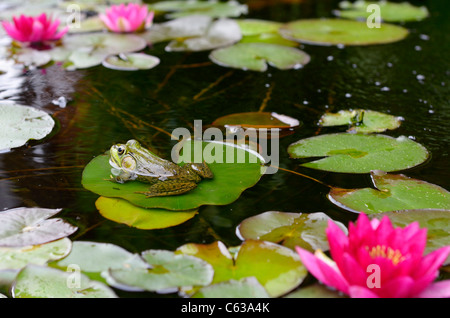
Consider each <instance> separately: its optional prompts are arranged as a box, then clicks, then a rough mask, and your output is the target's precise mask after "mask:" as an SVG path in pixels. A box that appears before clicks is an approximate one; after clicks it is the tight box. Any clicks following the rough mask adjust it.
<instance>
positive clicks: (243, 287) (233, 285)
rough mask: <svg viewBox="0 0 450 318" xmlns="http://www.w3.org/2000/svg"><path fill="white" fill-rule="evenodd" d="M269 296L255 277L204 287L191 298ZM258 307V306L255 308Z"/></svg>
mask: <svg viewBox="0 0 450 318" xmlns="http://www.w3.org/2000/svg"><path fill="white" fill-rule="evenodd" d="M268 297H269V294H267V291H266V290H265V289H264V287H263V286H262V285H261V284H260V283H259V282H258V280H257V279H256V278H255V277H245V278H242V279H240V280H234V279H230V280H228V281H226V282H221V283H217V284H212V285H209V286H206V287H202V288H201V289H200V290H199V291H198V292H196V293H195V294H194V295H193V296H192V297H191V298H268ZM255 307H256V306H255Z"/></svg>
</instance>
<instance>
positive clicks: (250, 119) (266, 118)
mask: <svg viewBox="0 0 450 318" xmlns="http://www.w3.org/2000/svg"><path fill="white" fill-rule="evenodd" d="M212 125H213V126H224V127H230V126H239V127H243V128H280V129H287V128H294V127H298V126H299V125H300V122H299V121H298V120H297V119H295V118H292V117H289V116H286V115H281V114H277V113H274V112H246V113H234V114H230V115H226V116H223V117H220V118H217V119H216V120H215V121H214V122H213V123H212Z"/></svg>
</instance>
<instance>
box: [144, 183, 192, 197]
mask: <svg viewBox="0 0 450 318" xmlns="http://www.w3.org/2000/svg"><path fill="white" fill-rule="evenodd" d="M196 187H197V183H195V182H189V181H186V182H180V181H179V180H168V181H164V182H158V183H156V184H154V185H152V186H151V187H149V188H148V191H140V192H136V193H142V194H145V195H146V196H147V198H151V197H162V196H168V195H178V194H183V193H186V192H189V191H191V190H193V189H195V188H196Z"/></svg>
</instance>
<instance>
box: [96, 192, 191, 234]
mask: <svg viewBox="0 0 450 318" xmlns="http://www.w3.org/2000/svg"><path fill="white" fill-rule="evenodd" d="M95 206H96V207H97V209H98V210H99V212H100V214H101V215H103V217H105V218H107V219H109V220H111V221H114V222H118V223H124V224H126V225H129V226H132V227H135V228H138V229H141V230H153V229H163V228H167V227H171V226H176V225H179V224H181V223H184V222H186V221H187V220H189V219H192V218H193V217H194V216H195V215H196V214H197V213H198V212H197V210H190V211H176V212H174V211H169V210H164V209H146V208H141V207H138V206H135V205H133V204H131V203H129V202H128V201H125V200H123V199H116V198H106V197H100V198H98V199H97V201H96V202H95Z"/></svg>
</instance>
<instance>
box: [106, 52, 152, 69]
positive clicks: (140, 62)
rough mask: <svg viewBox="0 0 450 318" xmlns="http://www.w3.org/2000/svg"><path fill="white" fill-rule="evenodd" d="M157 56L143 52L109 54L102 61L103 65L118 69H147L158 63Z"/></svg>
mask: <svg viewBox="0 0 450 318" xmlns="http://www.w3.org/2000/svg"><path fill="white" fill-rule="evenodd" d="M159 62H160V60H159V58H158V57H156V56H153V55H148V54H145V53H128V54H119V55H111V56H108V57H107V58H105V59H104V60H103V62H102V64H103V66H104V67H107V68H110V69H113V70H119V71H138V70H149V69H152V68H154V67H155V66H157V65H158V64H159Z"/></svg>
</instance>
